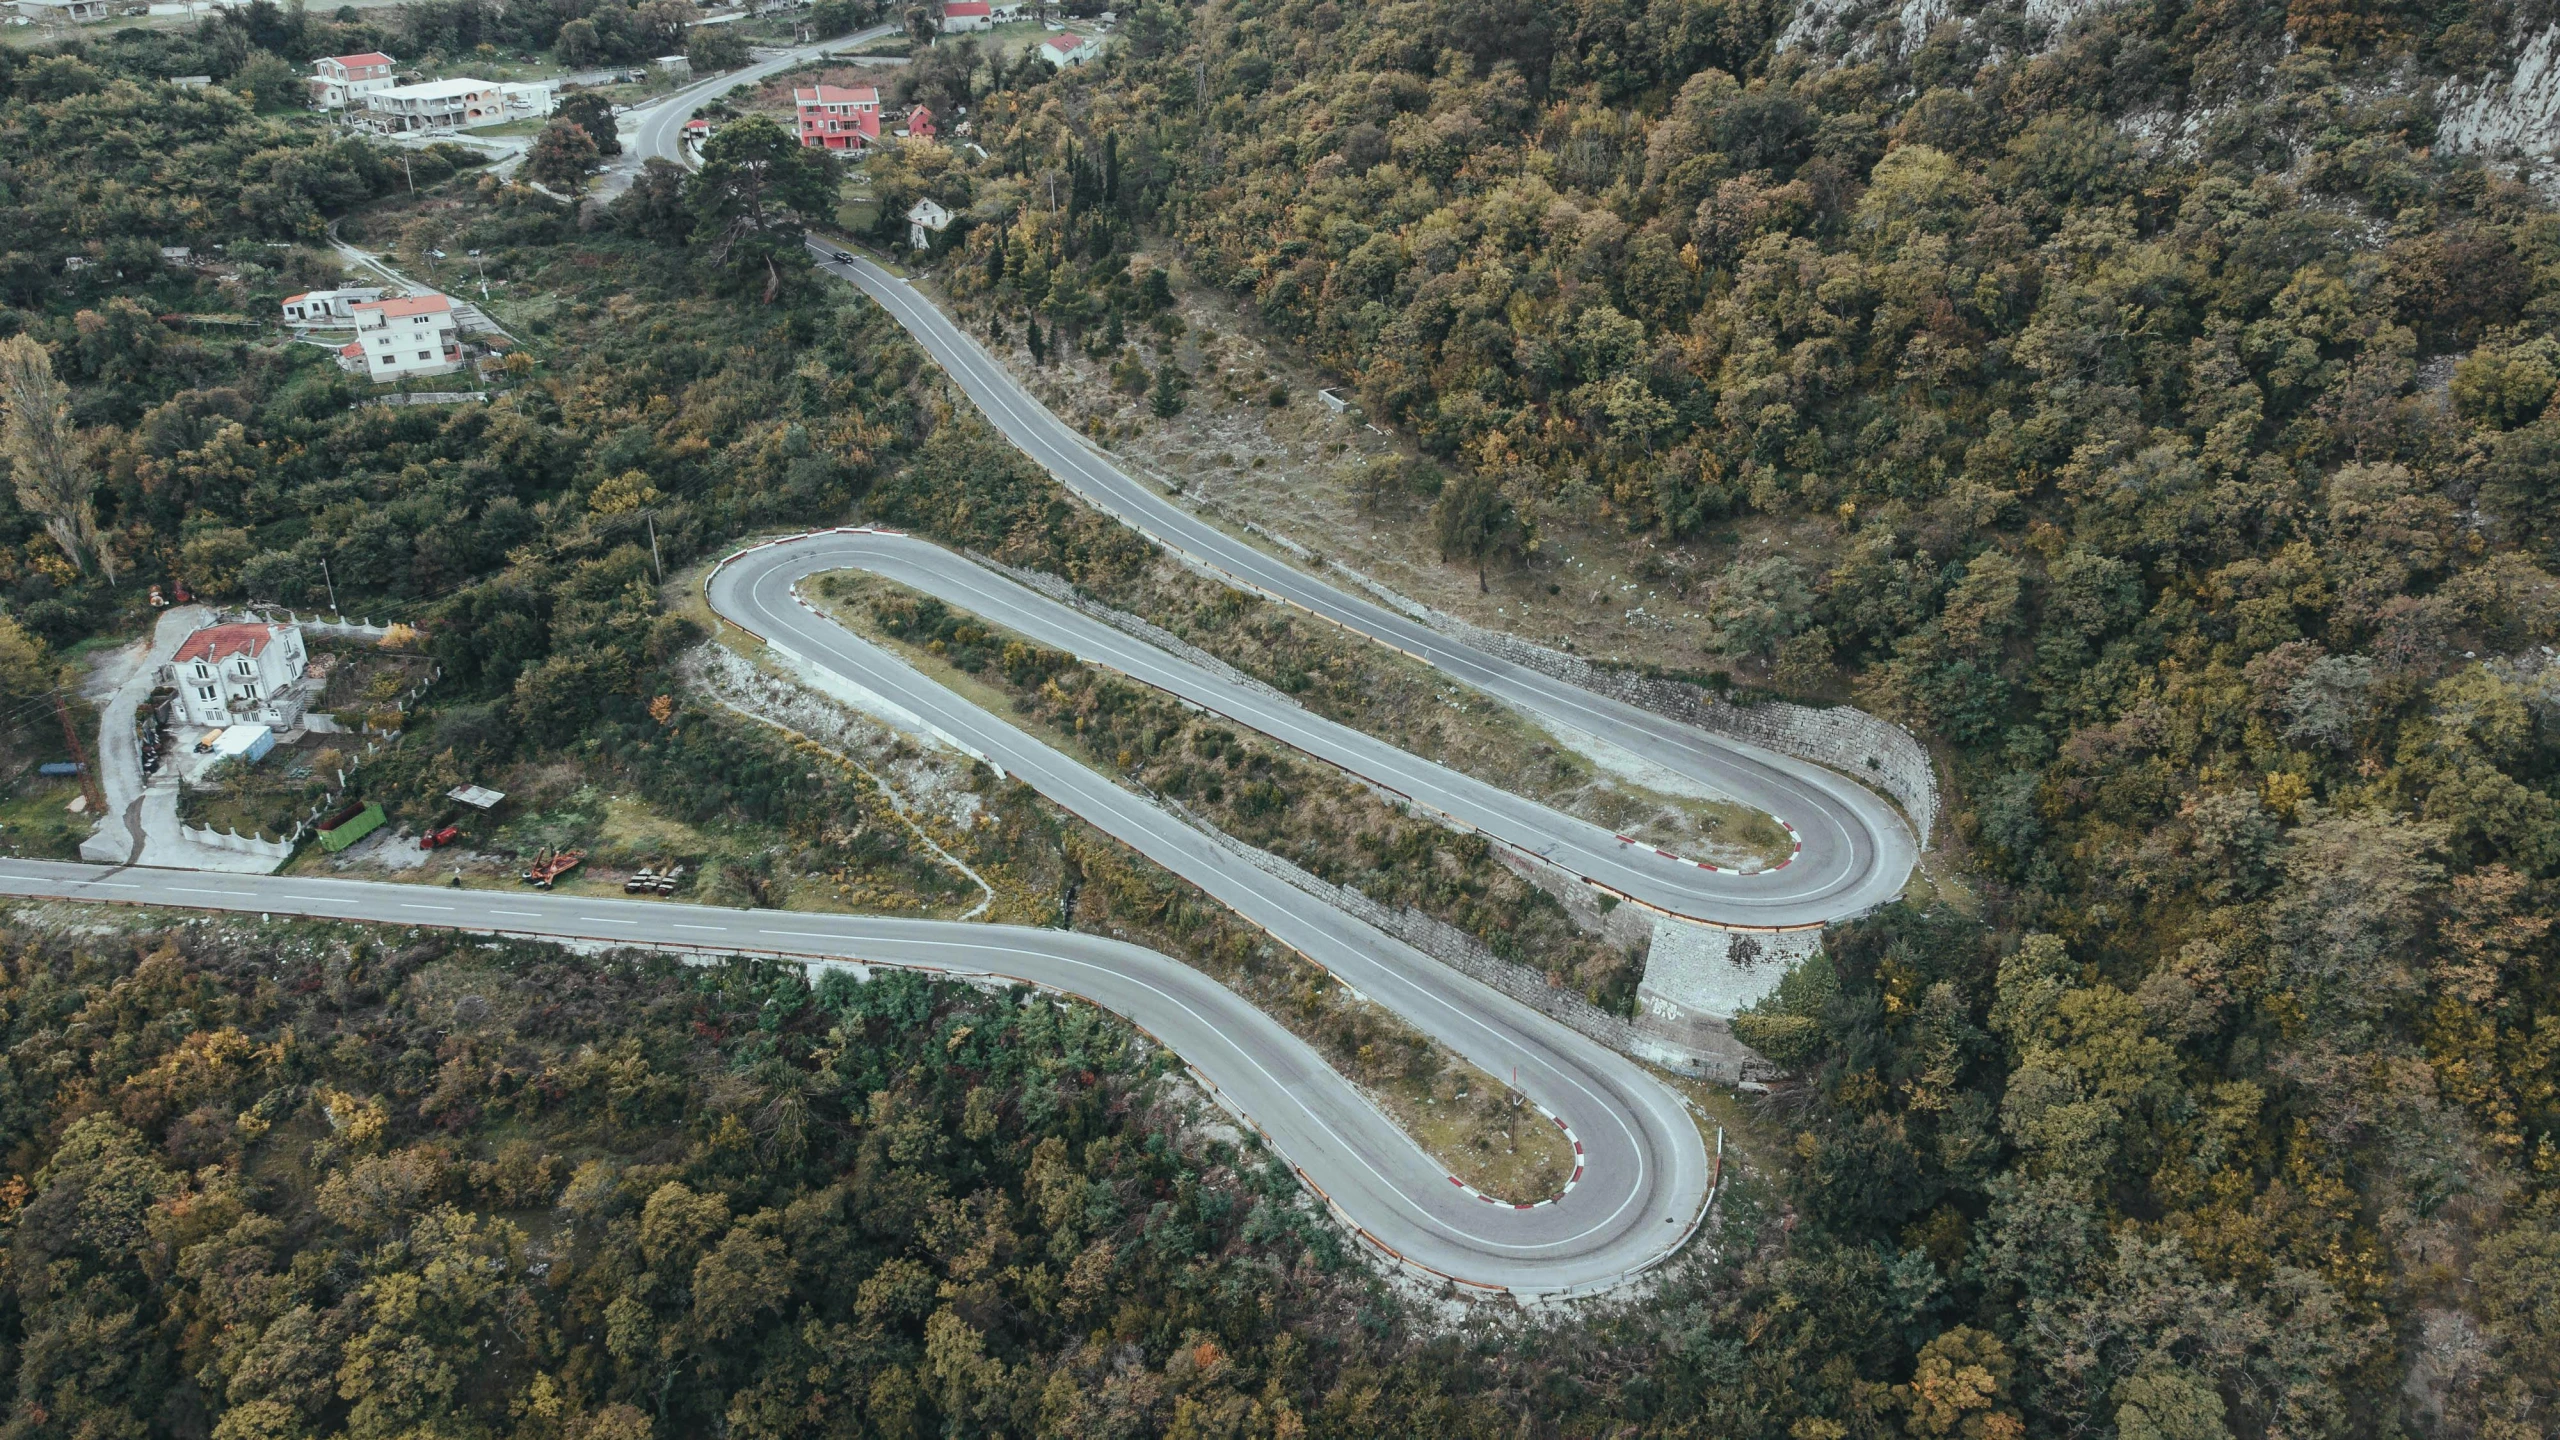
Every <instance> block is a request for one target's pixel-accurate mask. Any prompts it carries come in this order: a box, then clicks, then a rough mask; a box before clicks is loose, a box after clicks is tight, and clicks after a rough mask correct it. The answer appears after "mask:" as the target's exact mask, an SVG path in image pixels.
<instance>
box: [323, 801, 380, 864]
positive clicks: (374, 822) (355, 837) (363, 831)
mask: <svg viewBox="0 0 2560 1440" xmlns="http://www.w3.org/2000/svg"><path fill="white" fill-rule="evenodd" d="M381 827H382V804H381V802H380V801H376V802H374V803H373V804H371V805H367V806H366V807H364V808H363V809H362V810H359V811H357V812H356V813H354V814H353V815H350V816H348V817H347V818H346V819H344V820H342V821H340V822H339V823H338V826H337V828H336V829H333V830H323V831H321V832H320V848H321V849H323V850H326V851H328V852H329V853H331V854H333V855H334V854H336V853H337V852H338V851H341V850H344V849H346V848H347V847H348V846H350V845H353V844H354V843H356V842H357V841H359V840H361V839H363V838H364V837H366V836H367V835H370V834H372V833H373V832H374V831H376V830H378V829H380V828H381Z"/></svg>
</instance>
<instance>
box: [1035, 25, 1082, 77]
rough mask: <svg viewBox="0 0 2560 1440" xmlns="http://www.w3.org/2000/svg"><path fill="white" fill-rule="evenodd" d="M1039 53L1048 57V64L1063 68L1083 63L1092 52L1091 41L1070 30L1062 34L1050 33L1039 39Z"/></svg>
mask: <svg viewBox="0 0 2560 1440" xmlns="http://www.w3.org/2000/svg"><path fill="white" fill-rule="evenodd" d="M1040 53H1041V54H1043V55H1046V56H1048V57H1049V63H1050V64H1052V65H1055V66H1057V67H1058V68H1059V69H1061V70H1064V69H1066V68H1067V67H1068V66H1070V65H1081V64H1083V63H1084V62H1085V60H1086V59H1087V58H1088V57H1090V56H1091V55H1092V54H1093V42H1092V41H1090V40H1087V39H1086V38H1084V37H1083V36H1081V35H1079V34H1077V33H1076V32H1074V31H1073V30H1070V31H1068V32H1067V33H1065V34H1064V35H1052V36H1050V37H1049V38H1048V39H1046V40H1043V41H1041V42H1040Z"/></svg>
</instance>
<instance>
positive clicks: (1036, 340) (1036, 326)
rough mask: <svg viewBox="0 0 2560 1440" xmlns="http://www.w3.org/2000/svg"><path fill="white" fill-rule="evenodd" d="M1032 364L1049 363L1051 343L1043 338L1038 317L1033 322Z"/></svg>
mask: <svg viewBox="0 0 2560 1440" xmlns="http://www.w3.org/2000/svg"><path fill="white" fill-rule="evenodd" d="M1031 363H1032V364H1034V365H1046V364H1048V363H1049V342H1048V341H1047V340H1045V339H1043V338H1041V335H1040V321H1039V319H1038V317H1036V316H1035V317H1033V319H1032V321H1031Z"/></svg>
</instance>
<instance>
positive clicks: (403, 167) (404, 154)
mask: <svg viewBox="0 0 2560 1440" xmlns="http://www.w3.org/2000/svg"><path fill="white" fill-rule="evenodd" d="M400 175H401V178H403V179H405V180H407V181H408V182H409V193H410V194H412V195H415V194H417V193H418V177H417V174H416V172H414V171H412V170H411V169H410V168H409V152H408V151H406V150H403V151H401V152H400Z"/></svg>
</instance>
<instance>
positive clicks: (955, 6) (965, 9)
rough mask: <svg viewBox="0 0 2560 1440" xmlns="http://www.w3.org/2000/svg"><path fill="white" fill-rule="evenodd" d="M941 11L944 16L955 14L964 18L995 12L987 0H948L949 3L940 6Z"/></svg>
mask: <svg viewBox="0 0 2560 1440" xmlns="http://www.w3.org/2000/svg"><path fill="white" fill-rule="evenodd" d="M942 13H943V14H944V15H945V16H951V15H957V16H959V17H961V18H962V19H964V20H965V19H968V18H969V17H971V16H975V15H993V14H994V13H996V12H995V7H993V6H991V5H989V4H988V3H987V0H950V3H949V4H947V5H945V6H943V7H942Z"/></svg>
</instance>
